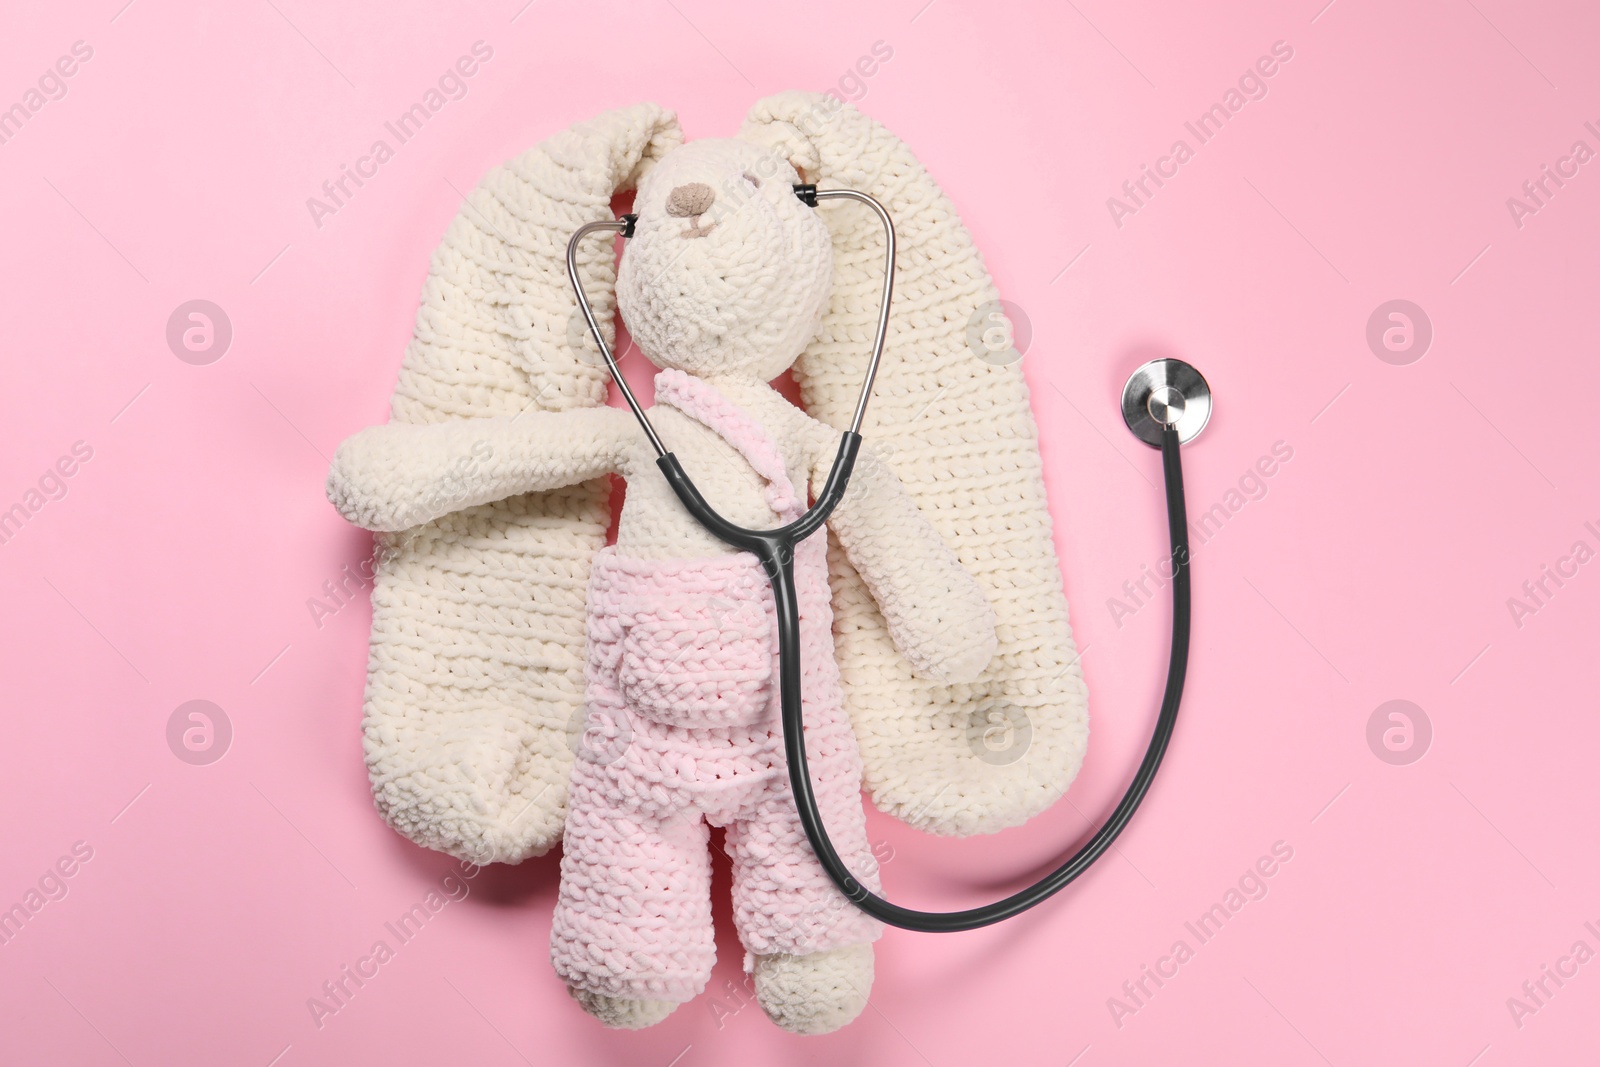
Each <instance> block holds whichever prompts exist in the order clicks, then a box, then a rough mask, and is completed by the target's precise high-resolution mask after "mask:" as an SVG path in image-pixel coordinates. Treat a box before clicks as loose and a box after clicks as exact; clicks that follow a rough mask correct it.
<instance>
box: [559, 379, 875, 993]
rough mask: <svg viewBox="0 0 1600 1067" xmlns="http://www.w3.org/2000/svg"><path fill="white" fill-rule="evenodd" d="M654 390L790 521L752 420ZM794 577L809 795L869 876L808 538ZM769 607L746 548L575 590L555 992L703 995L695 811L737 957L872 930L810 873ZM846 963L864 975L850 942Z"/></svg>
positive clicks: (685, 395)
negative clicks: (579, 689) (728, 867)
mask: <svg viewBox="0 0 1600 1067" xmlns="http://www.w3.org/2000/svg"><path fill="white" fill-rule="evenodd" d="M656 399H657V401H658V402H659V403H667V404H671V405H673V406H674V407H677V408H678V409H679V410H680V411H683V412H684V413H685V414H687V415H689V416H690V417H692V418H694V419H695V420H696V421H698V422H700V423H702V424H703V425H705V426H706V427H707V428H708V429H710V430H711V431H712V432H713V433H715V434H717V436H719V437H721V438H722V439H723V440H725V441H727V442H728V443H730V444H732V445H733V446H734V447H735V448H736V449H737V450H738V452H739V454H740V455H741V456H743V457H744V458H745V459H746V460H747V461H748V462H749V464H750V466H751V467H752V468H753V469H754V470H756V471H757V472H758V473H760V474H761V476H762V477H763V478H766V479H768V484H769V487H770V491H769V493H768V494H767V496H768V499H769V500H770V501H772V502H773V504H774V510H776V511H777V512H778V515H779V518H780V519H781V521H783V522H791V521H793V520H794V519H796V518H798V517H799V515H800V512H801V511H802V510H803V505H802V498H801V497H800V496H799V495H798V494H797V493H796V492H795V489H794V487H793V485H792V484H791V483H790V481H789V479H788V476H787V474H786V473H785V464H784V459H783V456H782V454H781V452H780V451H779V449H778V447H777V444H776V442H774V441H773V440H772V438H771V437H769V436H767V434H766V432H765V431H764V430H763V429H762V428H761V426H760V424H759V423H758V422H756V421H755V420H754V419H752V418H750V417H749V416H747V415H745V414H744V413H743V412H741V411H739V410H738V409H737V408H736V407H734V406H733V405H731V404H728V403H727V402H726V401H725V400H724V399H723V398H722V397H720V396H719V395H718V394H717V393H716V391H715V390H713V389H712V387H711V386H709V385H707V384H705V383H704V382H702V381H700V380H699V379H697V378H693V377H690V376H689V375H686V374H683V373H682V372H680V371H675V370H666V371H662V372H661V374H660V376H659V377H658V378H657V390H656ZM795 583H796V589H797V592H798V596H799V602H800V637H801V641H800V644H801V661H802V664H803V666H804V675H803V677H804V684H803V689H804V701H805V705H804V706H805V718H806V747H807V758H808V765H809V767H810V770H811V775H812V779H813V782H814V784H815V789H816V793H817V803H818V807H819V808H820V809H821V811H822V813H823V818H824V820H825V821H826V822H827V824H828V829H829V831H830V835H831V836H832V837H833V838H834V840H835V842H836V847H837V848H838V849H839V852H840V855H841V856H843V857H844V858H845V862H846V863H847V864H849V865H850V867H851V869H852V871H853V872H854V873H855V874H856V875H857V877H859V878H860V879H861V881H862V883H863V884H864V885H866V886H868V887H869V888H873V889H876V888H877V886H878V879H877V861H876V860H875V859H874V858H873V855H872V850H871V848H870V847H869V846H868V844H867V837H866V818H865V814H864V812H863V810H862V807H861V764H860V757H859V755H858V753H857V751H856V745H855V739H854V737H853V736H852V734H851V732H850V723H849V720H848V718H847V717H846V715H845V713H844V708H843V694H842V693H841V691H840V688H839V668H838V664H837V663H835V661H834V658H833V635H832V629H831V624H832V612H831V611H830V609H829V589H828V578H827V559H826V545H825V536H824V535H823V534H821V533H818V534H814V535H813V536H812V537H811V538H809V539H808V540H806V541H805V542H804V543H802V544H801V545H800V546H798V548H797V549H796V552H795ZM775 612H776V608H775V606H774V603H773V597H772V591H771V588H770V587H769V585H768V583H767V579H766V575H765V574H764V573H763V571H762V569H761V565H760V564H759V563H758V562H757V561H756V559H755V557H754V556H751V555H750V554H748V553H739V554H737V555H725V556H717V557H712V558H709V559H698V560H663V559H634V558H629V557H627V556H624V555H621V554H620V553H619V552H618V551H617V549H616V548H615V547H613V548H607V549H604V550H603V551H602V552H601V554H600V559H599V560H598V561H597V562H596V564H595V568H594V575H593V578H592V581H591V584H590V589H589V669H588V685H589V688H588V701H587V703H588V709H589V710H588V717H587V720H586V723H585V727H586V738H589V739H590V743H587V744H586V745H585V746H584V747H583V748H581V749H580V750H579V758H578V761H577V764H576V766H575V767H574V771H573V784H572V798H571V807H570V809H569V810H568V813H567V827H566V837H565V843H564V845H563V848H562V859H561V893H560V899H559V902H558V903H557V905H556V914H555V920H554V922H553V923H552V926H551V934H550V953H551V959H552V961H553V962H554V964H555V968H556V973H558V974H560V975H561V976H562V977H563V978H564V979H566V981H567V984H568V986H569V988H571V989H572V990H573V991H574V993H579V994H581V993H600V994H604V995H606V996H608V997H615V998H621V999H627V1000H658V1001H680V1002H681V1001H685V1000H689V999H691V998H693V997H695V996H698V995H699V994H700V993H701V992H702V991H703V990H704V989H705V984H706V981H707V980H708V979H709V978H710V977H711V968H712V965H713V964H714V963H715V960H716V948H715V943H714V940H713V935H712V927H711V896H710V894H711V862H710V857H709V855H708V853H707V831H706V824H707V822H709V823H710V824H712V825H716V826H726V827H727V828H728V829H727V850H728V854H729V856H730V857H731V858H732V860H733V913H734V923H735V925H736V926H737V928H738V932H739V939H740V941H741V942H743V944H744V946H745V948H746V949H747V950H749V951H750V952H751V953H753V954H755V955H757V956H772V955H775V954H783V955H794V956H809V955H812V954H815V953H822V952H828V951H830V950H833V949H837V948H842V947H844V946H846V945H858V944H864V943H867V942H870V941H873V940H876V939H877V938H878V937H879V936H880V935H881V933H882V927H881V924H879V923H878V922H876V921H875V920H873V919H870V918H868V917H867V915H866V914H865V913H863V912H861V911H860V910H859V909H857V908H856V907H855V905H853V904H851V903H850V902H849V901H848V900H846V899H845V898H844V896H843V895H842V894H841V893H840V892H839V890H838V889H837V888H835V886H834V885H833V883H832V882H831V881H829V879H828V876H827V874H826V873H825V872H824V871H823V869H822V865H821V864H820V863H818V862H817V858H816V856H815V854H814V853H813V852H812V851H811V845H810V843H809V842H808V841H807V840H806V836H805V831H804V830H803V828H802V827H801V826H800V820H799V817H798V816H797V815H796V814H795V806H794V796H793V793H792V792H791V790H790V787H789V779H788V770H787V763H786V762H785V759H784V750H783V727H782V720H781V718H780V714H779V712H780V704H779V700H778V687H777V636H776V631H775V625H776V622H775ZM641 629H644V630H645V637H644V640H643V641H642V642H641V641H639V640H636V636H637V635H638V633H639V631H640V630H641ZM669 633H675V634H676V636H675V638H667V637H666V635H667V634H669ZM664 638H666V639H665V640H664ZM641 696H642V699H641ZM858 958H859V957H858ZM857 966H858V968H859V967H861V966H865V967H866V968H867V972H866V973H867V975H868V981H869V982H870V973H871V971H870V968H871V957H870V954H869V955H867V956H866V957H865V963H864V964H859V963H858V965H857ZM863 996H864V991H863ZM580 999H582V998H581V997H580ZM858 1010H859V1009H858ZM846 1021H847V1020H846Z"/></svg>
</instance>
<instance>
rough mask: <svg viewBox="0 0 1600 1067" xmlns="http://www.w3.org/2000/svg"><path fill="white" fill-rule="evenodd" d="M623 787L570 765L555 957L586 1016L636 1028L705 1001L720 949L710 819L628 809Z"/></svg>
mask: <svg viewBox="0 0 1600 1067" xmlns="http://www.w3.org/2000/svg"><path fill="white" fill-rule="evenodd" d="M625 779H626V772H625V771H622V770H620V769H618V768H617V767H616V765H615V764H613V765H599V764H595V763H590V762H586V761H584V760H581V759H580V760H579V761H578V762H577V763H576V764H575V765H574V771H573V780H572V792H571V799H570V802H569V807H568V809H567V823H566V831H565V837H564V839H563V843H562V850H563V851H562V856H561V888H560V893H559V896H558V899H557V902H556V912H555V918H554V920H553V921H552V923H551V929H550V958H551V962H552V963H553V964H554V965H555V970H556V973H557V974H558V975H560V976H561V977H562V978H563V979H564V980H565V981H566V983H567V991H568V992H569V993H570V994H571V995H572V997H573V999H574V1000H576V1001H577V1002H578V1003H579V1004H580V1005H582V1006H583V1009H584V1010H585V1011H587V1012H589V1014H591V1015H593V1016H594V1017H595V1018H597V1019H599V1020H600V1021H601V1022H602V1023H605V1024H606V1025H607V1026H612V1027H619V1028H624V1029H638V1028H640V1027H645V1026H653V1025H655V1024H656V1023H658V1022H660V1021H661V1020H662V1019H665V1018H666V1017H667V1016H668V1015H670V1014H671V1013H672V1011H673V1010H674V1009H676V1008H677V1006H678V1005H679V1004H681V1003H683V1002H685V1001H688V1000H692V999H693V998H694V997H696V996H699V995H700V993H701V992H702V991H703V990H704V989H705V987H706V982H708V981H709V980H710V978H711V968H712V966H713V964H715V962H716V944H715V941H714V939H713V934H712V924H711V856H710V853H709V851H708V848H707V842H708V840H709V830H708V828H707V826H706V824H705V821H704V820H703V819H702V818H700V815H699V813H698V812H697V811H695V810H692V809H690V808H688V807H687V806H686V805H685V806H684V807H682V808H669V809H664V810H662V811H661V812H659V813H649V812H637V811H633V810H628V809H627V808H626V807H625V806H624V805H623V804H622V803H621V802H620V798H621V795H622V794H623V793H624V792H625V790H626V784H625ZM619 786H621V787H620V788H619Z"/></svg>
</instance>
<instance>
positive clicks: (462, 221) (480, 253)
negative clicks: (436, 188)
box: [363, 104, 683, 863]
mask: <svg viewBox="0 0 1600 1067" xmlns="http://www.w3.org/2000/svg"><path fill="white" fill-rule="evenodd" d="M682 139H683V138H682V134H681V133H680V132H679V130H678V126H677V121H676V118H675V117H674V116H673V114H672V113H671V112H670V111H666V110H663V109H662V108H659V107H656V106H654V105H648V104H642V105H639V106H636V107H630V108H623V109H621V110H617V111H610V112H606V113H605V114H602V115H600V116H599V117H597V118H595V119H593V120H592V121H589V122H585V123H580V124H578V125H576V126H573V127H572V128H571V129H568V130H566V131H564V132H562V133H559V134H557V135H556V136H554V137H552V138H550V139H549V140H548V141H545V142H544V143H542V144H540V145H538V146H537V147H535V148H533V149H531V150H529V151H528V152H526V153H525V154H523V155H522V156H520V157H519V158H517V159H515V160H512V161H511V162H509V163H507V164H505V165H504V166H500V167H496V168H495V169H494V170H492V171H490V172H489V173H488V174H487V175H486V176H485V177H484V178H483V180H482V181H481V182H480V183H479V184H478V186H477V188H476V189H475V190H473V192H472V195H471V196H469V197H468V198H467V202H466V203H465V204H464V205H463V207H462V208H461V212H460V214H458V215H457V217H456V219H455V220H454V221H453V222H452V223H451V224H450V227H449V229H448V230H447V231H446V233H445V236H444V240H443V242H442V243H441V244H440V245H439V247H438V249H437V250H436V251H435V252H434V254H433V260H432V263H431V265H430V268H429V272H428V279H427V282H426V283H425V284H424V286H423V290H422V304H421V307H420V308H419V309H418V311H417V320H416V329H415V333H414V335H413V338H412V341H411V344H410V345H409V347H408V348H407V349H406V354H405V360H404V362H403V364H402V366H401V368H400V380H399V384H398V385H397V387H396V389H395V393H394V398H393V402H392V407H391V410H392V416H393V421H395V422H405V423H434V422H442V421H446V420H451V419H474V418H483V417H488V416H495V415H511V414H515V413H517V412H520V411H526V410H540V409H556V410H559V409H565V408H571V407H580V406H590V405H598V404H601V403H603V402H604V400H605V395H606V381H607V376H606V374H605V372H604V370H603V368H602V365H601V363H600V360H599V357H598V350H595V349H594V348H593V341H592V340H589V341H588V348H587V350H586V349H585V348H584V346H583V340H584V339H586V334H585V333H584V332H583V331H581V330H580V329H579V328H578V325H577V324H578V315H577V304H576V300H575V298H574V296H573V294H572V290H571V286H570V285H569V283H568V280H567V274H566V246H567V240H568V238H569V237H570V236H571V235H572V232H573V231H574V230H576V229H577V228H578V227H579V226H580V225H582V224H583V223H586V222H591V221H594V220H598V219H608V218H610V217H611V210H610V201H611V198H612V196H613V195H614V193H615V192H616V191H617V190H618V189H622V188H627V187H629V186H631V185H633V184H634V183H635V182H637V181H638V180H639V178H640V177H641V175H642V174H643V172H644V171H645V169H646V168H648V167H649V166H650V165H651V164H652V163H653V162H654V161H655V160H656V159H658V158H660V157H661V156H662V155H663V154H664V153H666V152H667V151H669V150H670V149H672V148H673V147H674V146H676V145H677V144H679V143H681V141H682ZM579 260H580V272H581V274H582V276H583V279H584V285H585V289H586V291H587V292H588V293H589V295H590V297H591V299H592V301H593V303H594V305H595V308H596V310H597V312H598V315H599V317H600V319H601V320H602V321H603V322H604V323H606V324H607V326H608V327H609V325H610V322H611V318H612V308H613V307H614V296H613V289H614V286H615V275H616V271H615V257H614V255H613V252H612V246H611V244H610V243H609V242H606V241H601V240H596V241H593V242H591V243H590V244H588V245H587V246H586V247H585V248H584V249H583V250H582V251H581V253H580V257H579ZM591 352H592V355H590V354H588V353H591ZM609 518H610V516H609V507H608V484H607V483H606V481H605V480H604V479H601V480H596V481H594V482H590V483H587V484H585V485H579V486H574V487H571V488H568V489H562V490H558V491H555V492H548V493H534V494H528V495H526V496H521V497H514V498H512V499H509V500H504V501H500V502H497V503H494V504H489V505H485V506H482V507H475V508H471V509H468V510H465V511H458V512H456V513H454V514H451V515H447V516H445V517H444V518H442V519H439V520H438V521H436V522H432V523H428V524H426V525H423V526H419V527H415V528H413V529H411V530H407V531H405V532H403V533H400V534H395V535H387V536H380V542H379V546H378V548H379V551H378V557H377V565H376V577H375V582H374V589H373V594H372V606H373V617H372V648H371V655H370V658H369V661H368V676H367V691H366V708H365V716H364V722H363V729H364V731H365V735H366V745H365V748H366V756H367V766H368V770H369V772H370V775H371V779H372V786H373V794H374V797H375V799H376V801H377V805H378V809H379V811H380V812H382V814H383V815H384V817H385V818H386V819H387V820H388V821H389V823H390V825H392V826H393V827H394V828H395V829H396V830H398V831H399V832H400V833H401V834H403V835H405V836H406V837H408V838H410V839H411V840H413V841H415V842H416V843H418V844H420V845H423V846H425V847H428V848H434V849H439V850H441V851H444V852H448V853H450V854H452V855H454V856H456V857H458V858H460V859H463V860H467V861H470V862H474V863H489V862H511V863H515V862H518V861H520V860H522V859H524V858H526V857H528V856H532V855H538V854H540V853H543V852H545V851H546V850H548V849H549V848H550V847H551V846H552V845H553V844H554V843H555V842H556V841H557V840H558V839H559V837H560V835H561V828H562V823H563V820H564V818H565V814H566V793H567V779H568V774H569V771H570V768H571V765H572V759H573V755H574V752H575V750H576V748H577V745H578V737H579V723H580V722H581V714H580V707H581V704H582V699H583V686H584V678H583V671H584V647H585V631H584V626H585V621H584V620H585V612H584V598H585V592H586V589H587V586H588V581H589V569H590V564H591V562H592V560H593V558H594V554H595V552H596V551H598V550H599V549H600V548H601V546H603V545H604V543H605V531H606V526H607V524H608V522H609Z"/></svg>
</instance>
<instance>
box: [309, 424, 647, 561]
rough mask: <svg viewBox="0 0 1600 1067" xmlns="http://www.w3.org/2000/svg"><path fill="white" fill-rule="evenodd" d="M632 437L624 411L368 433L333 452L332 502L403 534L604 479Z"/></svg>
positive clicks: (358, 519)
mask: <svg viewBox="0 0 1600 1067" xmlns="http://www.w3.org/2000/svg"><path fill="white" fill-rule="evenodd" d="M634 433H637V429H636V428H635V426H634V423H633V419H632V417H631V416H630V415H629V414H628V413H627V412H625V411H621V410H619V409H617V408H607V407H586V408H574V409H571V410H567V411H534V412H525V413H522V414H518V415H502V416H497V417H494V418H486V419H458V420H451V421H449V422H436V423H429V424H425V425H415V424H409V423H389V424H388V425H385V426H369V427H368V428H367V429H365V430H362V431H360V432H359V433H356V434H354V435H353V436H351V437H350V438H349V439H347V440H346V441H345V442H344V443H343V444H341V445H340V446H339V450H338V451H337V452H335V453H334V456H333V464H332V466H331V467H330V469H329V471H328V486H327V488H328V499H329V500H330V501H331V502H332V503H333V506H334V507H336V508H337V509H338V510H339V514H341V515H343V516H344V517H345V518H346V519H348V520H349V521H350V522H352V523H354V524H355V525H357V526H360V527H362V528H363V529H367V530H376V531H381V532H392V531H395V530H405V529H409V528H410V527H413V526H419V525H421V524H422V523H425V522H431V521H433V520H434V519H437V518H439V517H440V516H443V515H448V514H450V513H451V512H454V511H461V510H463V509H464V508H470V507H476V506H478V505H480V504H487V503H490V502H492V501H495V500H504V499H505V498H506V497H511V496H518V495H520V494H522V493H532V492H539V491H542V490H549V489H559V488H561V487H563V486H568V485H576V484H577V483H579V482H583V481H588V480H589V479H590V478H596V477H599V476H600V475H602V474H609V473H611V472H613V471H616V470H618V469H619V468H620V466H621V463H622V457H623V455H624V453H625V451H626V449H627V445H628V442H629V441H630V440H631V439H632V438H631V436H630V435H631V434H634Z"/></svg>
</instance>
